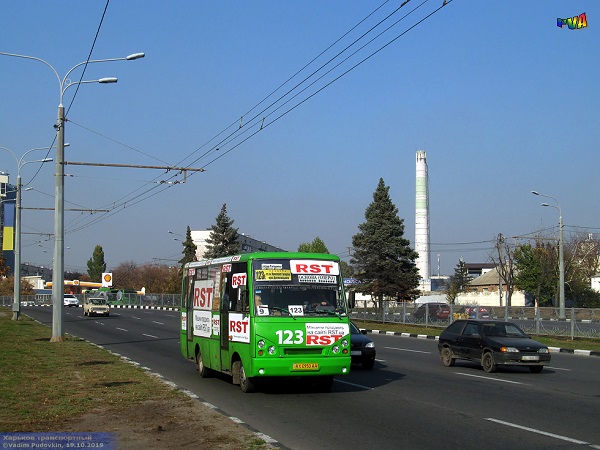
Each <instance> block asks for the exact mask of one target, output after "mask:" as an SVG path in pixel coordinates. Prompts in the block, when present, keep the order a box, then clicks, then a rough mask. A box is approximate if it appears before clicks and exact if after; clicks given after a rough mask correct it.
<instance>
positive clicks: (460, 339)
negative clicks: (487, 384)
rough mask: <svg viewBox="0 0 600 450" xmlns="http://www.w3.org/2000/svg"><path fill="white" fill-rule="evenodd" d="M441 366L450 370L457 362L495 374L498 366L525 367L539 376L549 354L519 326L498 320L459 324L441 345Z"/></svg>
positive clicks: (444, 335) (442, 336)
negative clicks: (466, 363) (468, 363)
mask: <svg viewBox="0 0 600 450" xmlns="http://www.w3.org/2000/svg"><path fill="white" fill-rule="evenodd" d="M438 350H439V352H440V358H441V359H442V363H443V364H444V365H445V366H447V367H449V366H453V365H454V361H455V360H457V359H466V360H470V361H475V362H478V363H480V364H481V366H482V367H483V370H484V371H486V372H488V373H491V372H495V371H496V369H497V367H498V366H499V365H513V366H526V367H529V370H530V371H531V372H534V373H539V372H541V371H542V370H543V368H544V366H547V365H548V364H549V363H550V351H549V350H548V347H546V346H545V345H543V344H541V343H539V342H537V341H534V340H533V339H531V338H530V337H529V336H527V334H525V333H524V332H523V330H521V329H520V328H519V327H518V326H517V324H515V323H512V322H503V321H495V320H457V321H455V322H453V323H452V324H451V325H449V326H448V327H447V328H446V329H445V330H444V331H442V334H440V340H439V342H438Z"/></svg>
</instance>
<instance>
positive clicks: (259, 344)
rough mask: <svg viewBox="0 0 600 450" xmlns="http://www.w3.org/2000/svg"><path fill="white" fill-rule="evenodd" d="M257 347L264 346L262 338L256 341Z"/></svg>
mask: <svg viewBox="0 0 600 450" xmlns="http://www.w3.org/2000/svg"><path fill="white" fill-rule="evenodd" d="M256 345H257V347H258V348H265V341H263V340H262V339H261V340H260V341H258V342H257V343H256Z"/></svg>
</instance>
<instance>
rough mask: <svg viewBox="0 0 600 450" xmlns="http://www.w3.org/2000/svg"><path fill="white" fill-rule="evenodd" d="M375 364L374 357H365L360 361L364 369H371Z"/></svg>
mask: <svg viewBox="0 0 600 450" xmlns="http://www.w3.org/2000/svg"><path fill="white" fill-rule="evenodd" d="M374 365H375V358H372V359H366V360H364V361H363V362H362V366H363V368H364V369H372V368H373V366H374Z"/></svg>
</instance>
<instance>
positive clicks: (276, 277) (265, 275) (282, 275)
mask: <svg viewBox="0 0 600 450" xmlns="http://www.w3.org/2000/svg"><path fill="white" fill-rule="evenodd" d="M254 279H255V280H257V281H291V279H292V272H291V271H290V270H289V269H262V270H256V271H254Z"/></svg>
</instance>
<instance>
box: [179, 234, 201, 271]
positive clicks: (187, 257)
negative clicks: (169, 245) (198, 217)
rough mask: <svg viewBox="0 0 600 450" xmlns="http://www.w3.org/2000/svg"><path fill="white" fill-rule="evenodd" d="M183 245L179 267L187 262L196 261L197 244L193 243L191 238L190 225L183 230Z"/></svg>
mask: <svg viewBox="0 0 600 450" xmlns="http://www.w3.org/2000/svg"><path fill="white" fill-rule="evenodd" d="M182 245H183V251H182V252H181V253H183V257H182V258H181V259H180V260H179V264H181V267H183V266H184V265H186V264H187V263H189V262H192V261H196V259H197V258H196V250H197V248H198V247H197V246H196V244H194V241H193V240H192V230H190V226H189V225H188V227H187V230H186V232H185V241H183V242H182Z"/></svg>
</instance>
